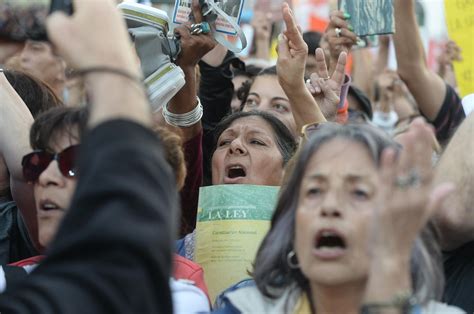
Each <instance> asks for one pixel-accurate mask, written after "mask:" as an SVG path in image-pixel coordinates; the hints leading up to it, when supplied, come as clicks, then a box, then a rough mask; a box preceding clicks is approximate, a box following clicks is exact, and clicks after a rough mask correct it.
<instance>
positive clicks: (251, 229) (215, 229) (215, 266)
mask: <svg viewBox="0 0 474 314" xmlns="http://www.w3.org/2000/svg"><path fill="white" fill-rule="evenodd" d="M277 194H278V187H270V186H255V185H215V186H208V187H204V188H201V189H200V192H199V205H198V214H197V224H196V248H195V261H196V262H197V263H198V264H200V265H201V266H202V267H203V269H204V278H205V280H206V283H207V286H208V288H209V296H210V297H211V300H214V299H215V297H216V296H217V295H218V294H219V293H220V292H222V291H223V290H225V289H226V288H228V287H229V286H231V285H232V284H235V283H237V282H239V281H241V280H243V279H245V278H248V277H249V275H248V273H247V272H248V271H249V270H251V269H252V267H251V265H252V262H253V261H254V259H255V255H256V252H257V249H258V247H259V246H260V243H261V241H262V239H263V237H264V236H265V234H266V233H267V231H268V229H269V227H270V220H271V217H272V214H273V210H274V207H275V204H276V200H277Z"/></svg>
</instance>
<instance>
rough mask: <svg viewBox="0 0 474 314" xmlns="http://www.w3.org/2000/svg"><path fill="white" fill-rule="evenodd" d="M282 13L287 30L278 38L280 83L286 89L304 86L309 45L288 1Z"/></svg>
mask: <svg viewBox="0 0 474 314" xmlns="http://www.w3.org/2000/svg"><path fill="white" fill-rule="evenodd" d="M282 13H283V20H284V21H285V25H286V30H285V31H284V32H283V34H280V36H279V38H278V60H277V73H278V80H279V82H280V85H281V86H282V88H283V89H284V90H285V89H294V88H298V87H301V86H304V71H305V65H306V58H307V57H308V45H307V44H306V43H305V42H304V40H303V35H302V34H301V30H300V29H299V28H298V26H297V25H296V21H295V18H294V15H293V12H292V10H291V9H290V8H289V6H288V4H287V3H284V4H283V7H282ZM285 91H286V90H285Z"/></svg>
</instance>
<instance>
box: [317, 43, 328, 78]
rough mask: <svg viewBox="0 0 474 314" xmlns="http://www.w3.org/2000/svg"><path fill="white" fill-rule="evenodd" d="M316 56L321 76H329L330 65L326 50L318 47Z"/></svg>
mask: <svg viewBox="0 0 474 314" xmlns="http://www.w3.org/2000/svg"><path fill="white" fill-rule="evenodd" d="M315 58H316V72H317V73H318V75H319V77H322V78H327V77H329V72H328V67H327V65H326V58H325V57H324V51H323V49H322V48H317V49H316V52H315Z"/></svg>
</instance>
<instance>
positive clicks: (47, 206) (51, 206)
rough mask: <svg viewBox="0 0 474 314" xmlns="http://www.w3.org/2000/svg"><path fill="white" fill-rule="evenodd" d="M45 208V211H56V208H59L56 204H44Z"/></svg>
mask: <svg viewBox="0 0 474 314" xmlns="http://www.w3.org/2000/svg"><path fill="white" fill-rule="evenodd" d="M43 208H44V209H56V208H58V206H56V205H54V204H44V205H43Z"/></svg>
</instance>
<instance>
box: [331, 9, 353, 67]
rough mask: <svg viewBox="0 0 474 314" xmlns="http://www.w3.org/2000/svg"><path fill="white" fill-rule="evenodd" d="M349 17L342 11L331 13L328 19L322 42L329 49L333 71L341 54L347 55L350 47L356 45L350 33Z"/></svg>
mask: <svg viewBox="0 0 474 314" xmlns="http://www.w3.org/2000/svg"><path fill="white" fill-rule="evenodd" d="M348 20H350V16H349V15H348V14H346V13H344V12H342V11H333V12H332V13H331V16H330V19H329V25H328V27H327V28H326V31H325V32H324V35H323V40H324V42H325V43H326V44H327V46H328V48H329V55H330V59H331V64H329V65H328V66H329V68H330V69H334V68H335V66H336V63H337V60H338V59H339V56H340V55H341V52H345V53H349V51H350V50H351V48H352V46H353V45H355V44H356V43H357V36H356V34H354V33H353V32H352V26H351V25H350V24H349V22H348Z"/></svg>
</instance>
